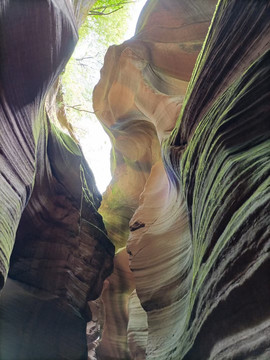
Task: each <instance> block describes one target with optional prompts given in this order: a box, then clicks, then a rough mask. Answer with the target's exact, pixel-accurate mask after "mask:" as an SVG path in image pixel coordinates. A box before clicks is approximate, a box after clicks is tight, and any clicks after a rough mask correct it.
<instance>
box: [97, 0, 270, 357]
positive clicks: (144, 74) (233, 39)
mask: <svg viewBox="0 0 270 360" xmlns="http://www.w3.org/2000/svg"><path fill="white" fill-rule="evenodd" d="M214 9H215V1H199V0H197V1H195V0H194V1H185V0H180V1H150V2H148V3H147V5H146V7H145V8H144V11H143V13H142V15H141V18H140V19H139V22H138V26H137V33H136V36H134V38H132V39H131V40H129V41H126V42H125V43H123V44H122V45H120V46H114V47H111V48H110V49H109V50H108V52H107V54H106V57H105V62H104V67H103V69H102V70H101V80H100V82H99V83H98V85H97V86H96V88H95V91H94V97H93V104H94V108H95V111H96V114H97V116H98V117H99V119H100V120H101V122H102V123H103V124H104V126H105V127H106V128H107V131H108V132H109V133H110V135H111V138H112V142H113V152H112V171H113V180H112V183H111V184H110V186H109V188H108V190H107V192H106V193H105V195H104V197H103V201H102V206H101V213H102V215H103V217H104V221H105V224H106V227H107V230H108V233H109V236H110V238H111V239H112V241H113V242H114V244H115V246H116V248H117V249H118V251H119V254H121V257H120V256H119V257H117V256H116V258H115V261H116V259H117V262H118V265H117V268H118V269H119V268H120V264H119V261H123V264H124V263H125V262H126V261H127V260H126V259H125V258H124V256H123V251H125V248H126V251H127V254H128V255H127V256H128V258H129V268H130V270H131V271H132V278H131V277H130V272H129V271H128V270H125V271H122V273H120V272H119V271H116V272H115V273H114V274H113V275H111V277H110V278H109V279H108V283H107V284H106V290H105V291H106V292H108V291H110V292H111V294H110V299H113V300H112V301H109V302H108V296H106V293H105V294H103V297H102V298H103V300H104V301H103V302H104V305H105V312H106V308H108V309H109V310H108V312H109V314H110V315H106V319H105V324H104V329H106V327H107V329H108V328H109V329H114V330H111V333H108V332H106V330H104V336H103V340H102V341H101V344H100V347H99V350H98V351H99V353H100V354H102V356H101V357H100V358H101V359H128V358H130V359H137V360H138V359H159V360H181V359H185V360H197V359H198V360H203V359H205V360H210V359H211V360H214V359H215V360H218V359H220V360H224V359H241V360H242V359H243V360H246V359H261V360H264V359H267V358H268V357H269V356H270V353H269V349H270V340H269V337H268V336H267V335H266V334H268V333H269V330H270V327H269V324H270V312H269V309H270V287H269V280H270V266H269V265H270V261H269V246H270V242H269V220H270V208H269V196H270V193H269V170H270V165H269V164H270V140H269V139H270V123H269V110H270V109H269V108H270V96H269V95H270V94H269V90H270V88H269V74H270V71H269V70H270V61H269V60H270V55H269V43H270V42H269V40H270V18H269V4H268V2H265V1H261V2H258V1H252V0H250V1H236V0H230V1H222V0H221V1H219V3H218V6H217V9H216V12H215V14H214V15H213V13H214ZM212 16H213V19H212V22H211V18H212ZM210 22H211V25H210ZM209 26H210V29H209V32H208V34H207V30H208V27H209ZM204 39H205V42H204V44H203V41H204ZM202 44H203V46H202ZM201 47H202V50H201V52H200V54H199V56H198V53H199V50H200V49H201ZM197 56H198V58H197ZM196 59H197V60H196ZM193 69H194V70H193ZM192 70H193V73H192ZM187 89H188V90H187ZM123 248H124V250H123ZM119 274H120V276H119ZM116 279H117V281H118V282H119V284H118V285H117V286H116V284H115V282H116ZM127 279H129V280H128V281H130V280H131V281H132V283H130V282H127ZM127 283H128V286H126V285H127ZM121 284H123V285H122V293H121ZM119 289H120V292H119ZM127 295H128V296H127ZM116 297H117V299H118V301H117V303H116V302H115V298H116ZM111 313H113V315H114V316H112V315H111ZM127 318H128V319H127ZM123 319H125V320H124V321H123ZM115 324H118V328H117V330H116V329H115ZM126 324H127V325H126ZM125 331H126V340H125V339H124V338H123V336H124V335H125ZM116 332H117V333H118V334H121V338H120V337H119V338H118V339H117V337H116V336H115V335H112V334H115V333H116Z"/></svg>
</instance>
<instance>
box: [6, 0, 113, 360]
mask: <svg viewBox="0 0 270 360" xmlns="http://www.w3.org/2000/svg"><path fill="white" fill-rule="evenodd" d="M91 3H92V2H88V3H87V1H77V2H75V3H74V4H73V3H72V2H70V1H60V0H59V1H50V0H48V1H47V0H44V1H38V2H32V1H23V2H21V1H7V0H5V1H3V2H1V4H0V17H1V36H0V41H1V43H0V45H1V55H0V57H1V69H0V89H1V90H0V124H1V132H0V162H1V163H0V165H1V167H0V171H1V172H0V198H1V206H0V209H1V210H0V235H1V236H0V249H1V250H0V286H1V288H2V287H3V286H4V283H5V282H6V279H7V275H8V273H9V278H8V280H7V283H6V286H5V287H4V289H3V290H2V292H1V295H0V358H1V359H3V360H11V359H14V360H15V359H16V360H17V359H25V360H26V359H27V360H29V359H33V360H37V359H46V360H49V359H50V360H52V359H86V358H87V339H86V322H87V321H89V320H90V319H91V312H90V309H89V307H88V304H87V303H88V301H90V300H94V299H96V298H97V297H98V296H99V295H100V293H101V290H102V286H103V281H104V280H105V278H106V277H107V276H108V275H109V274H110V273H111V272H112V267H113V256H114V246H113V245H112V244H111V242H110V241H109V239H108V237H107V235H106V230H105V228H104V225H103V221H102V218H101V216H100V215H99V214H98V212H97V209H98V207H99V205H100V200H101V196H100V194H99V192H98V190H97V188H96V186H95V182H94V177H93V174H92V172H91V170H90V169H89V167H88V165H87V163H86V161H85V159H84V157H83V154H82V152H81V149H80V147H79V146H78V145H77V144H76V143H74V141H73V140H72V139H71V138H70V137H69V136H67V135H65V134H62V133H61V132H60V131H59V130H58V129H57V128H56V127H55V126H54V125H52V124H51V123H50V119H49V118H48V115H47V114H46V112H45V106H44V104H45V99H46V96H47V95H48V93H49V92H50V91H51V89H53V90H52V91H54V87H53V84H54V83H55V81H56V80H57V77H58V76H59V75H60V73H61V71H62V70H63V68H64V66H65V64H66V62H67V61H68V59H69V57H70V55H71V53H72V51H73V49H74V46H75V44H76V42H77V40H78V36H77V25H79V24H80V22H81V21H82V19H83V17H84V16H85V10H86V7H88V8H89V6H90V5H91ZM82 8H83V9H84V11H83V12H82V11H81V9H82ZM11 253H12V257H11ZM10 257H11V258H10ZM94 340H95V339H94Z"/></svg>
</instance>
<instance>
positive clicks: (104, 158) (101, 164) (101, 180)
mask: <svg viewBox="0 0 270 360" xmlns="http://www.w3.org/2000/svg"><path fill="white" fill-rule="evenodd" d="M145 2H146V0H137V2H136V3H135V4H134V8H133V10H132V19H131V21H130V25H129V28H128V31H127V33H126V34H125V38H124V39H123V41H125V40H127V39H129V38H131V37H132V36H133V35H134V33H135V28H136V24H137V20H138V17H139V14H140V12H141V10H142V8H143V6H144V4H145ZM75 52H76V50H75ZM98 73H99V71H98V70H97V71H95V74H98ZM98 80H99V78H98V77H97V79H94V81H95V83H97V82H98ZM81 128H82V129H83V131H84V132H85V134H84V135H83V136H78V137H79V140H80V143H81V146H82V149H83V152H84V156H85V158H86V160H87V162H88V163H89V165H90V168H91V169H92V171H93V173H94V176H95V179H96V184H97V187H98V189H99V191H100V192H101V193H103V192H104V191H105V190H106V187H107V186H108V184H109V183H110V181H111V172H110V151H111V144H110V140H109V138H108V136H107V134H106V133H105V131H104V130H103V128H102V126H101V125H100V123H99V121H98V120H97V119H95V117H93V119H91V121H89V118H88V119H85V121H83V123H82V125H81Z"/></svg>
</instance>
